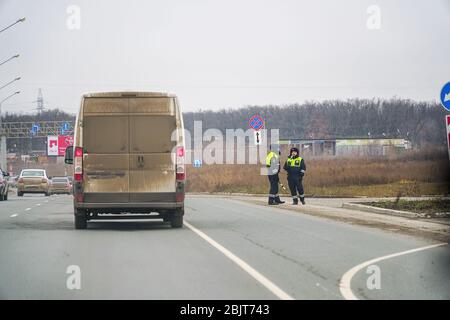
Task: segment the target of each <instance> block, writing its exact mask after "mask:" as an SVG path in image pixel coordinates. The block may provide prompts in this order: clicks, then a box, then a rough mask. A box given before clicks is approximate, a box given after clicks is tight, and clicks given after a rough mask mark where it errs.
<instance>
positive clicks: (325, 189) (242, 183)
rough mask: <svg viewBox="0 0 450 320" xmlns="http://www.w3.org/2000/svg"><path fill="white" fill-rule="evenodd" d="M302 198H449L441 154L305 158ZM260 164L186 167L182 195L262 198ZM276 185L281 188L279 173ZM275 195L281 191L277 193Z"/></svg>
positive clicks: (263, 187)
mask: <svg viewBox="0 0 450 320" xmlns="http://www.w3.org/2000/svg"><path fill="white" fill-rule="evenodd" d="M306 166H307V174H306V176H305V179H304V181H303V185H304V187H305V193H306V194H307V195H314V196H335V197H354V196H366V197H397V196H401V197H404V196H422V195H446V194H448V193H449V176H450V172H449V165H448V158H447V154H444V156H442V154H438V155H436V154H433V153H426V154H423V153H422V154H421V155H420V157H419V156H418V155H416V154H415V153H414V154H412V155H408V157H406V156H402V157H398V158H395V159H387V158H373V159H357V158H356V159H341V158H336V159H311V160H308V161H307V162H306ZM261 167H262V166H261V165H225V164H224V165H217V164H215V165H205V166H203V167H201V168H193V167H192V166H187V186H186V190H187V191H188V192H211V193H214V192H230V193H234V192H236V193H250V194H267V193H268V191H269V183H268V179H267V176H264V175H261V174H260V169H261ZM280 180H281V182H282V183H283V184H284V185H285V186H286V187H287V181H286V174H285V172H284V171H283V170H282V173H281V174H280ZM280 193H281V194H282V193H283V191H282V190H281V189H280Z"/></svg>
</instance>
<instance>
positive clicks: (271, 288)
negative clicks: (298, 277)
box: [184, 221, 294, 300]
mask: <svg viewBox="0 0 450 320" xmlns="http://www.w3.org/2000/svg"><path fill="white" fill-rule="evenodd" d="M184 225H185V226H186V227H188V228H189V229H191V230H192V231H194V232H195V233H196V234H197V235H199V236H200V237H201V238H203V240H205V241H206V242H208V243H209V244H210V245H212V246H213V247H214V248H216V249H217V250H219V251H220V252H221V253H223V254H224V255H225V256H226V257H227V258H229V259H230V260H231V261H233V262H234V263H236V264H237V265H238V266H239V267H240V268H242V269H243V270H244V271H245V272H247V273H248V274H249V275H251V276H252V277H253V278H255V279H256V280H257V281H258V282H259V283H261V284H262V285H263V286H264V287H266V288H267V289H268V290H269V291H270V292H272V293H273V294H274V295H276V296H277V297H278V298H280V299H281V300H294V298H293V297H291V296H290V295H288V294H287V293H286V292H284V291H283V290H281V289H280V288H279V287H278V286H277V285H275V284H274V283H273V282H272V281H270V280H269V279H267V278H266V277H265V276H263V275H262V274H261V273H259V272H258V271H256V270H255V269H254V268H253V267H251V266H250V265H249V264H248V263H247V262H245V261H244V260H242V259H241V258H239V257H237V256H236V255H235V254H233V253H232V252H231V251H229V250H228V249H226V248H225V247H223V246H222V245H220V244H219V243H218V242H216V241H215V240H213V239H211V238H210V237H209V236H207V235H206V234H205V233H203V232H202V231H200V230H198V229H197V228H195V227H194V226H192V225H191V224H190V223H188V222H186V221H184Z"/></svg>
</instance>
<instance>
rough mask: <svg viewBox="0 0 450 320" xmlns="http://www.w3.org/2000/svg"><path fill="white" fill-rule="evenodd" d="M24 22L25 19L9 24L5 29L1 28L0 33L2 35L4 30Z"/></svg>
mask: <svg viewBox="0 0 450 320" xmlns="http://www.w3.org/2000/svg"><path fill="white" fill-rule="evenodd" d="M24 21H25V18H22V19H19V20H17V21H16V22H14V23H12V24H10V25H9V26H7V27H6V28H3V29H2V30H0V33H2V32H3V31H5V30H6V29H9V28H11V27H12V26H14V25H16V24H18V23H19V22H24Z"/></svg>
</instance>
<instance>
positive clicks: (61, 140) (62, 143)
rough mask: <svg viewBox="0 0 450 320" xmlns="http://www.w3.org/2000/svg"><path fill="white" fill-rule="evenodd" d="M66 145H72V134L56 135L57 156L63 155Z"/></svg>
mask: <svg viewBox="0 0 450 320" xmlns="http://www.w3.org/2000/svg"><path fill="white" fill-rule="evenodd" d="M68 146H73V136H58V156H63V155H64V154H65V153H66V148H67V147H68Z"/></svg>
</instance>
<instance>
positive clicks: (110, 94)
mask: <svg viewBox="0 0 450 320" xmlns="http://www.w3.org/2000/svg"><path fill="white" fill-rule="evenodd" d="M122 97H138V98H143V97H168V98H174V97H176V95H174V94H170V93H166V92H146V91H116V92H92V93H85V94H84V95H83V98H122Z"/></svg>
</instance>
